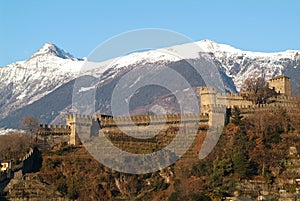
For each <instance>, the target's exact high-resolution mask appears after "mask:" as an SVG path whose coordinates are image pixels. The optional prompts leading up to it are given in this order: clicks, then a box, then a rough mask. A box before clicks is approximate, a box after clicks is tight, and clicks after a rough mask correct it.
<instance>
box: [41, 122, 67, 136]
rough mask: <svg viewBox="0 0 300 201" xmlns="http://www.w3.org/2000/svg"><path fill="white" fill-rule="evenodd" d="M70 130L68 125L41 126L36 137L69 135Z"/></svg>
mask: <svg viewBox="0 0 300 201" xmlns="http://www.w3.org/2000/svg"><path fill="white" fill-rule="evenodd" d="M70 133H71V128H70V126H68V125H66V126H65V125H48V124H41V125H40V127H39V129H38V132H37V134H38V135H70Z"/></svg>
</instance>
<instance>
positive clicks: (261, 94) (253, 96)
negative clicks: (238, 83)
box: [241, 77, 276, 104]
mask: <svg viewBox="0 0 300 201" xmlns="http://www.w3.org/2000/svg"><path fill="white" fill-rule="evenodd" d="M241 94H242V96H243V97H244V98H246V99H247V100H251V101H253V102H254V103H255V104H261V103H266V102H267V100H268V99H269V98H270V97H274V96H276V91H275V90H274V89H270V88H269V83H268V82H267V81H266V80H265V79H264V78H262V77H258V78H248V79H246V80H245V81H244V83H243V85H242V88H241Z"/></svg>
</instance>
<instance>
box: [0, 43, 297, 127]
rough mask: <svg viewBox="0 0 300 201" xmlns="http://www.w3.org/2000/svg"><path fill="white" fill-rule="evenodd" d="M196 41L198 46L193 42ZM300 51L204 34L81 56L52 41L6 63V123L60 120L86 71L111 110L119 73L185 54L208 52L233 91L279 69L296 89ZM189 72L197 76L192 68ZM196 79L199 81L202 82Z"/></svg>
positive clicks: (0, 95)
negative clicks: (269, 49) (154, 46)
mask: <svg viewBox="0 0 300 201" xmlns="http://www.w3.org/2000/svg"><path fill="white" fill-rule="evenodd" d="M195 45H197V48H191V46H195ZM176 53H178V55H181V56H178V55H176ZM299 53H300V51H296V50H288V51H285V52H279V53H260V52H250V51H242V50H239V49H236V48H234V47H231V46H229V45H225V44H218V43H216V42H214V41H211V40H202V41H198V42H195V43H188V44H183V45H177V46H172V47H166V48H163V49H158V50H150V51H145V52H136V53H132V54H128V55H126V56H121V57H118V58H112V59H111V60H108V61H103V62H92V61H87V60H86V59H77V58H76V57H74V56H72V55H71V54H70V53H68V52H67V51H65V50H63V49H60V48H58V47H57V46H56V45H54V44H52V43H46V44H44V45H43V46H42V48H41V49H39V50H38V51H37V52H36V53H34V54H33V55H32V56H31V57H30V58H29V59H27V60H25V61H19V62H16V63H12V64H10V65H8V66H5V67H1V68H0V127H11V128H17V127H18V126H19V122H20V119H21V118H22V116H29V115H30V116H36V117H37V118H40V119H41V121H42V122H43V123H50V122H53V121H54V122H60V121H61V120H62V118H63V115H64V114H65V113H67V112H68V110H69V109H70V105H71V101H72V97H71V96H72V89H73V84H74V79H75V78H76V77H78V76H79V75H80V72H81V73H82V72H83V71H84V72H86V74H87V75H88V74H90V75H93V76H96V77H98V78H99V79H100V82H99V85H98V89H97V93H99V94H101V97H99V100H101V101H99V103H98V104H99V105H98V109H99V110H98V111H99V112H106V109H107V108H109V104H110V99H109V96H110V95H111V94H110V93H111V90H112V89H113V87H114V86H115V84H116V83H117V82H118V80H119V78H120V77H121V76H122V75H124V74H125V73H126V72H128V71H129V70H131V69H135V68H140V67H142V66H143V65H145V64H149V63H150V64H151V65H153V66H154V68H153V69H155V67H157V66H160V65H161V64H164V65H169V66H172V67H173V68H175V69H182V68H185V65H186V64H185V63H186V62H184V61H183V60H182V56H184V58H185V59H188V60H192V61H196V60H197V59H199V58H200V56H202V55H205V57H206V58H208V59H209V60H211V61H212V63H214V64H215V65H216V66H217V68H218V70H219V71H220V72H221V74H222V76H223V77H222V78H223V80H224V81H225V85H226V89H227V90H228V91H232V92H234V91H235V90H236V89H237V90H239V89H240V87H241V84H242V82H243V80H245V79H246V78H248V77H258V76H263V77H265V78H266V79H270V78H272V77H274V76H276V75H279V74H285V75H287V76H289V77H291V79H292V88H293V89H295V88H296V86H297V79H298V77H299V75H300V55H299ZM185 73H186V76H192V73H191V72H185ZM194 83H195V86H194V87H197V86H199V84H200V83H198V82H197V81H196V82H194ZM160 95H162V94H160Z"/></svg>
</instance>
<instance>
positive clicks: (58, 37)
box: [0, 0, 300, 66]
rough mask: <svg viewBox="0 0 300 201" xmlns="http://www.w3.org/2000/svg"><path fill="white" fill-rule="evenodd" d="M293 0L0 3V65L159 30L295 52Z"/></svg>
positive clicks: (82, 51)
mask: <svg viewBox="0 0 300 201" xmlns="http://www.w3.org/2000/svg"><path fill="white" fill-rule="evenodd" d="M299 10H300V1H298V0H281V1H280V0H251V1H250V0H249V1H243V0H236V1H233V0H227V1H225V0H219V1H216V0H206V1H201V0H198V1H196V0H194V1H192V0H187V1H183V0H182V1H176V0H152V1H142V0H139V1H133V0H127V1H126V0H120V1H116V0H112V1H100V0H98V1H96V0H95V1H92V0H86V1H76V0H73V1H68V0H63V1H61V0H60V1H59V0H51V1H38V0H36V1H34V0H32V1H21V0H19V1H17V0H10V1H7V0H0V27H1V31H0V66H4V65H7V64H9V63H12V62H14V61H19V60H24V59H27V58H28V57H29V56H30V55H32V54H33V53H34V52H35V51H36V50H38V49H39V48H40V47H41V46H42V45H43V44H44V43H45V42H53V43H54V44H56V45H57V46H59V47H61V48H63V49H65V50H67V51H69V52H70V53H72V54H73V55H74V56H76V57H79V58H82V57H84V56H87V55H88V54H89V53H90V52H91V51H92V50H93V49H94V48H96V47H97V46H98V45H99V44H100V43H102V42H104V41H105V40H107V39H109V38H111V37H113V36H115V35H117V34H120V33H122V32H126V31H129V30H133V29H141V28H163V29H169V30H172V31H176V32H179V33H181V34H184V35H186V36H187V37H189V38H191V39H192V40H195V41H197V40H202V39H211V40H214V41H216V42H219V43H226V44H229V45H232V46H234V47H237V48H240V49H243V50H251V51H262V52H274V51H284V50H287V49H300V26H299V24H300V12H299Z"/></svg>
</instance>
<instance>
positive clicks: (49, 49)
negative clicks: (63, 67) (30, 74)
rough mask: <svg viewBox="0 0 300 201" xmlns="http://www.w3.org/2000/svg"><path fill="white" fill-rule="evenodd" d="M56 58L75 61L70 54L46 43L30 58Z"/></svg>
mask: <svg viewBox="0 0 300 201" xmlns="http://www.w3.org/2000/svg"><path fill="white" fill-rule="evenodd" d="M44 55H47V56H51V55H52V56H56V57H60V58H62V59H71V60H77V58H75V57H74V56H73V55H72V54H70V53H69V52H67V51H65V50H63V49H61V48H59V47H57V46H56V45H55V44H53V43H50V42H47V43H45V44H44V45H43V46H42V47H41V48H40V49H39V50H38V51H36V52H35V53H34V54H33V55H32V56H31V58H33V57H37V56H44Z"/></svg>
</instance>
